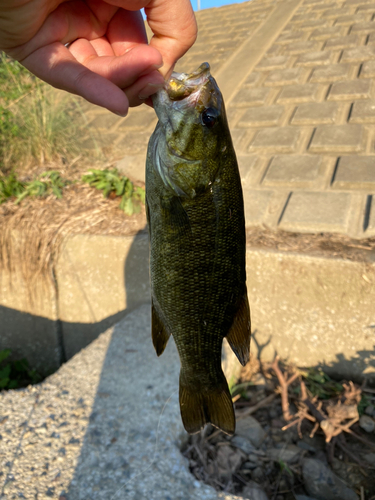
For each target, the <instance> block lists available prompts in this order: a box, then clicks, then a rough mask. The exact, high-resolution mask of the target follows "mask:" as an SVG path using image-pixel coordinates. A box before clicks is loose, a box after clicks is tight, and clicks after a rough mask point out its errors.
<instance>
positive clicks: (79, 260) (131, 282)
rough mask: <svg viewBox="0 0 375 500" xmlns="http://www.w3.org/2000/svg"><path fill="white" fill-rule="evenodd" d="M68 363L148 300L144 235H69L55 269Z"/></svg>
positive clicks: (148, 289) (147, 271) (62, 332)
mask: <svg viewBox="0 0 375 500" xmlns="http://www.w3.org/2000/svg"><path fill="white" fill-rule="evenodd" d="M56 279H57V283H58V290H59V294H58V310H59V319H60V321H61V334H62V338H63V342H64V348H65V353H66V357H67V359H69V358H71V357H72V356H73V355H74V354H76V353H77V352H78V351H79V350H80V349H82V348H83V347H86V346H87V345H88V344H89V343H90V342H91V341H92V340H94V339H95V338H96V337H97V336H98V335H99V333H102V332H103V331H104V330H106V329H107V328H108V327H109V326H111V325H113V324H114V323H115V322H116V321H118V320H119V319H120V318H121V317H122V316H124V314H126V313H128V312H129V311H132V310H133V309H134V308H136V307H137V306H139V305H140V304H144V303H145V302H149V301H150V286H149V267H148V236H147V232H146V231H144V232H141V233H139V234H137V235H136V236H135V237H134V236H124V237H118V236H101V235H79V234H77V235H73V236H71V237H70V238H68V239H67V240H66V241H65V243H64V247H63V249H62V252H61V254H60V257H59V260H58V263H57V266H56Z"/></svg>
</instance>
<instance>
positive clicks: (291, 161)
mask: <svg viewBox="0 0 375 500" xmlns="http://www.w3.org/2000/svg"><path fill="white" fill-rule="evenodd" d="M374 15H375V3H374V1H373V0H356V1H355V2H353V1H352V0H333V1H332V2H330V3H329V4H327V2H325V1H324V0H293V1H287V2H285V1H283V2H279V1H272V0H271V1H269V0H252V1H251V2H246V3H242V4H238V5H231V6H226V7H222V8H219V9H208V10H203V11H201V12H198V13H197V19H198V25H199V35H198V39H197V42H196V44H195V45H194V47H193V48H192V49H191V50H190V51H189V52H188V53H187V54H186V55H185V56H184V57H183V58H182V59H181V60H180V61H179V62H178V64H177V66H176V70H177V71H190V70H192V69H195V68H196V67H197V66H198V65H199V64H200V63H202V62H203V61H208V62H209V63H210V64H211V66H212V73H213V75H214V76H215V77H216V78H217V80H218V82H219V84H220V86H221V88H222V90H223V94H224V98H225V101H226V104H227V111H228V117H229V122H230V127H231V130H232V136H233V140H234V143H235V147H236V151H237V154H238V155H239V156H241V157H242V160H243V161H242V168H241V170H242V174H243V178H245V177H246V184H247V186H245V192H244V194H245V203H246V204H247V205H249V207H248V208H247V210H246V213H247V225H248V226H254V225H262V224H266V225H267V226H269V227H273V228H277V227H282V228H283V229H287V230H293V231H294V230H298V231H300V232H310V231H318V232H321V231H327V230H329V231H334V232H338V233H344V234H348V235H350V236H352V237H355V238H366V237H371V236H374V235H375V230H374V226H373V224H372V225H371V224H369V221H370V220H371V221H372V220H373V219H374V217H375V215H374V213H375V203H367V200H368V199H370V201H371V202H372V200H373V197H374V193H375V177H374V175H375V174H374V172H375V135H374V134H375V132H374V130H375V129H374V124H375V111H374V110H375V104H374V103H375V100H374V99H375V86H374V82H373V78H374V76H375V20H374ZM85 109H86V115H87V119H88V122H89V126H90V127H91V130H92V131H93V130H94V129H95V127H97V131H98V134H100V135H101V138H100V141H101V143H102V144H103V145H104V146H105V145H106V143H108V144H111V145H112V144H114V145H115V149H116V148H117V151H118V154H119V155H121V156H122V158H123V159H122V160H121V161H120V163H119V167H120V168H121V169H122V170H123V171H124V172H126V173H127V174H128V175H129V176H132V177H135V178H138V179H141V180H144V159H145V154H146V146H147V141H148V138H149V136H150V133H151V131H152V130H153V128H154V126H155V123H156V118H155V115H154V114H153V112H152V110H149V109H145V107H141V108H138V109H135V110H131V111H130V114H129V116H128V117H126V118H122V119H120V118H119V117H116V116H114V115H110V113H106V112H105V111H103V110H98V109H97V108H93V107H90V106H86V107H85ZM279 156H283V157H284V158H285V160H284V162H283V160H280V159H279V160H278V161H279V162H280V161H281V163H283V164H284V165H288V166H290V167H289V168H288V167H284V168H282V169H279V171H278V173H277V182H275V181H272V180H271V182H270V179H271V178H272V175H275V166H274V165H275V159H276V158H277V157H279ZM347 156H350V157H351V162H352V166H351V168H350V170H349V169H348V168H347V167H344V166H343V165H344V164H345V161H344V160H343V158H344V157H347ZM245 158H246V161H245ZM311 158H315V159H316V160H315V161H316V162H319V168H318V169H317V168H316V167H315V166H314V167H312V171H309V169H308V167H307V166H306V165H305V163H304V161H303V160H304V159H306V161H307V162H312V160H311ZM298 159H301V161H299V162H298V161H297V160H298ZM255 164H256V165H257V167H256V168H254V167H253V166H254V165H255ZM292 166H293V168H292ZM291 170H293V172H291ZM270 171H273V172H272V173H271V174H270ZM342 177H345V181H341V178H342ZM254 191H255V192H256V193H255V195H254ZM338 191H339V192H340V196H337V192H338ZM312 192H313V193H317V195H316V196H315V197H314V196H312V194H311V193H312ZM254 196H255V199H256V200H261V205H262V206H261V207H259V208H258V209H254V208H253V205H254ZM275 199H278V200H279V202H278V206H277V209H276V210H275V209H274V206H273V205H274V200H275ZM290 199H293V200H294V202H296V201H299V202H300V204H301V210H302V211H303V210H305V209H304V207H305V206H307V205H309V206H310V210H309V213H306V215H305V217H304V218H303V220H301V221H299V223H298V224H294V223H293V224H292V225H291V224H290V220H291V219H294V215H293V213H292V212H293V211H295V204H289V200H290ZM322 199H325V200H327V204H328V206H329V207H332V212H331V211H330V210H327V211H326V212H325V214H324V216H323V217H320V218H319V219H318V220H317V219H316V217H315V211H316V210H317V209H318V208H319V203H320V201H321V200H322ZM336 200H343V201H342V203H343V208H342V210H343V212H345V213H349V214H355V216H353V217H349V219H347V220H344V218H342V219H341V220H340V221H338V220H337V213H336V208H337V207H338V203H339V202H337V201H336ZM271 210H272V211H273V213H274V216H273V217H270V216H269V213H270V211H271ZM340 210H341V208H340Z"/></svg>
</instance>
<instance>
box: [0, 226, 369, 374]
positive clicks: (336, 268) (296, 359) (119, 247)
mask: <svg viewBox="0 0 375 500" xmlns="http://www.w3.org/2000/svg"><path fill="white" fill-rule="evenodd" d="M56 276H57V284H58V295H57V300H58V304H57V305H58V307H55V306H54V303H55V302H54V301H55V300H56V298H55V295H54V294H53V293H51V291H50V292H49V293H50V295H49V296H48V295H44V308H46V307H47V305H48V304H47V305H46V303H47V302H48V301H50V302H51V301H52V302H51V304H50V305H49V306H48V307H49V309H50V310H53V311H54V310H57V311H58V316H57V317H56V316H51V317H50V318H48V317H47V318H46V317H42V316H40V315H39V313H38V311H37V310H36V311H35V313H33V311H32V310H30V309H28V310H26V312H25V313H22V312H20V311H22V303H21V302H19V303H18V302H17V308H18V310H14V309H11V308H9V306H8V307H0V314H1V313H2V314H3V317H5V316H4V315H5V312H6V314H7V318H8V320H9V321H8V324H9V331H11V332H12V336H8V337H6V336H4V335H2V336H1V339H0V349H2V348H6V347H9V348H12V349H13V348H15V349H16V350H17V354H18V355H23V356H26V357H28V358H29V359H30V362H33V361H34V360H37V361H38V362H39V366H40V367H41V368H42V370H43V368H44V367H45V366H46V365H48V366H49V367H50V364H51V357H50V356H51V352H52V353H55V357H54V358H53V361H54V363H55V365H54V368H55V369H57V367H58V359H59V356H58V352H57V351H58V347H59V346H60V347H62V348H63V350H64V352H65V353H66V355H67V358H68V359H69V358H71V357H72V356H73V355H74V354H76V353H77V352H78V351H79V350H80V349H82V348H84V347H86V346H87V345H88V344H89V343H90V342H91V341H92V340H94V339H95V338H96V337H97V336H98V335H99V334H100V333H101V332H103V331H104V330H105V329H106V328H108V327H109V326H111V325H113V324H114V323H116V322H117V321H119V320H120V319H121V318H122V317H123V316H125V315H127V314H128V313H129V312H130V311H132V310H134V309H135V308H137V307H138V306H139V305H141V304H144V303H148V302H149V300H150V291H149V275H148V237H147V234H146V233H144V232H142V233H140V234H138V235H136V236H135V237H119V236H98V235H95V236H94V235H90V236H86V235H75V236H72V237H71V238H69V239H68V240H67V241H66V242H65V245H64V248H63V251H62V252H61V256H60V260H59V262H58V265H57V273H56ZM247 278H248V293H249V300H250V307H251V310H252V330H253V332H254V334H253V340H252V345H251V351H252V352H253V353H254V354H256V353H258V354H259V356H261V357H262V359H264V360H270V359H272V358H273V356H274V355H275V353H278V354H279V355H280V356H282V357H283V358H285V359H288V360H289V361H290V362H292V363H296V364H297V365H298V366H314V365H320V366H322V367H323V368H324V369H325V370H327V371H328V372H329V373H331V374H334V375H336V376H339V377H345V378H350V379H360V378H362V377H363V376H365V377H367V378H368V379H369V381H374V375H375V355H374V346H375V337H374V335H375V311H374V307H373V304H374V303H375V287H374V283H375V262H374V261H371V260H370V261H359V260H357V261H353V260H349V259H344V258H336V257H329V256H328V257H326V256H321V255H313V254H311V255H308V254H306V253H296V252H294V253H292V252H286V251H275V250H272V249H261V248H251V247H248V249H247ZM17 290H18V289H17V288H14V289H13V292H12V290H10V289H8V290H7V292H8V293H7V296H6V297H7V300H8V305H9V303H10V302H11V300H14V301H15V302H16V301H17V300H18V299H19V295H18V292H17ZM12 293H13V295H12ZM42 298H43V297H42ZM45 310H46V309H45ZM4 311H5V312H4ZM24 311H25V309H24ZM12 312H13V315H12ZM26 316H27V318H28V319H29V320H30V321H29V322H28V323H27V325H28V328H25V321H24V318H25V317H26ZM42 320H43V321H42ZM41 321H42V322H44V323H43V325H44V326H45V330H41V328H40V326H41V324H42V323H41ZM17 322H18V323H17ZM33 326H34V328H35V330H33ZM47 327H48V328H47ZM43 335H44V337H43ZM59 335H60V337H59ZM42 337H43V338H42ZM34 338H35V339H37V341H36V342H34V343H33V339H34ZM59 342H60V344H59ZM61 344H62V345H61ZM30 345H32V346H33V349H32V350H31V351H30ZM47 347H48V348H47ZM51 350H52V351H51ZM31 355H32V357H31ZM48 363H50V364H48ZM226 367H227V368H226V374H227V376H228V377H229V378H230V377H232V376H234V377H235V376H236V374H237V373H238V366H237V363H233V362H232V360H231V357H230V355H229V357H228V358H227V361H226Z"/></svg>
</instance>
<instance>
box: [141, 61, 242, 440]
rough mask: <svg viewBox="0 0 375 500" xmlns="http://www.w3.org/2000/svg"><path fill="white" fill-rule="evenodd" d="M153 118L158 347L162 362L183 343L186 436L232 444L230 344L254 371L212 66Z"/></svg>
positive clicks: (235, 193)
mask: <svg viewBox="0 0 375 500" xmlns="http://www.w3.org/2000/svg"><path fill="white" fill-rule="evenodd" d="M176 80H178V85H174V84H173V82H175V81H176ZM186 88H187V89H188V90H186ZM171 89H172V90H171ZM168 90H169V93H168ZM178 92H180V94H179V93H178ZM154 108H155V110H156V113H157V115H158V117H159V122H158V125H157V127H156V129H155V132H154V134H153V135H152V137H151V139H150V142H149V148H148V153H147V164H146V204H147V217H148V225H149V235H150V278H151V294H152V338H153V343H154V346H155V349H156V352H157V354H158V355H160V354H161V353H162V352H163V350H164V348H165V346H166V343H167V341H168V339H169V337H170V335H172V336H173V338H174V340H175V342H176V346H177V349H178V352H179V356H180V360H181V372H180V408H181V416H182V420H183V423H184V426H185V429H186V430H187V431H188V432H190V433H194V432H198V431H199V430H200V429H201V428H202V427H203V426H204V425H205V424H206V423H209V422H210V423H212V424H213V425H215V426H216V427H218V428H220V429H222V430H223V431H224V432H227V433H229V434H232V433H233V432H234V428H235V418H234V411H233V405H232V401H231V397H230V393H229V389H228V384H227V381H226V379H225V377H224V374H223V372H222V368H221V349H222V341H223V338H224V337H227V339H228V342H229V344H230V345H231V347H232V349H233V350H234V352H235V353H236V355H237V357H238V358H239V360H240V362H241V363H242V364H245V363H246V362H247V361H248V356H249V343H250V316H249V307H248V301H247V291H246V271H245V221H244V209H243V197H242V189H241V182H240V176H239V172H238V166H237V161H236V156H235V153H234V149H233V145H232V141H231V137H230V133H229V129H228V125H227V120H226V115H225V108H224V103H223V101H222V97H221V94H220V91H219V89H218V87H217V84H216V82H215V80H214V79H213V78H212V76H211V75H210V73H209V66H208V65H207V63H206V64H204V65H202V66H201V67H200V68H199V69H198V70H197V71H196V72H194V73H192V74H191V75H185V74H182V75H177V76H176V75H175V74H174V75H173V76H172V80H171V82H170V83H169V86H168V84H167V85H166V88H165V89H163V90H161V91H159V92H158V93H157V95H156V97H155V98H154Z"/></svg>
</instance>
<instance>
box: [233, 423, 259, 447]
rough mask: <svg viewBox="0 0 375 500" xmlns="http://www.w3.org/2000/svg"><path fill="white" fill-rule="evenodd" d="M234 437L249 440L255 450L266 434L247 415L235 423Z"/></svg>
mask: <svg viewBox="0 0 375 500" xmlns="http://www.w3.org/2000/svg"><path fill="white" fill-rule="evenodd" d="M236 436H240V437H242V438H247V439H249V440H250V442H251V443H252V444H253V445H254V446H255V447H256V448H259V446H260V445H261V444H262V442H263V440H264V438H265V437H266V433H265V432H264V430H263V428H262V426H261V425H260V423H259V422H258V421H257V420H256V419H255V418H254V417H252V416H251V415H249V416H247V417H245V418H242V419H241V420H238V421H237V424H236Z"/></svg>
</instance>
